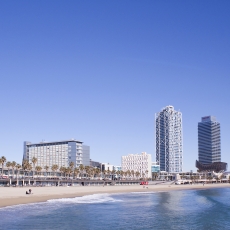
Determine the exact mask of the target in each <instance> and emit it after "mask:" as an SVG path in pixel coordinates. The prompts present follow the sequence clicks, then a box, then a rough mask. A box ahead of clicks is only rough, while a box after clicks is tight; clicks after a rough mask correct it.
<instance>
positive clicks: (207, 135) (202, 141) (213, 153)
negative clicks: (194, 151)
mask: <svg viewBox="0 0 230 230" xmlns="http://www.w3.org/2000/svg"><path fill="white" fill-rule="evenodd" d="M198 158H199V162H200V163H202V164H211V163H214V162H221V148H220V123H219V122H217V121H216V118H215V117H213V116H207V117H202V119H201V122H199V123H198Z"/></svg>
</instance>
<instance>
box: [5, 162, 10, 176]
mask: <svg viewBox="0 0 230 230" xmlns="http://www.w3.org/2000/svg"><path fill="white" fill-rule="evenodd" d="M6 167H7V169H8V176H9V174H10V167H11V162H10V161H7V162H6Z"/></svg>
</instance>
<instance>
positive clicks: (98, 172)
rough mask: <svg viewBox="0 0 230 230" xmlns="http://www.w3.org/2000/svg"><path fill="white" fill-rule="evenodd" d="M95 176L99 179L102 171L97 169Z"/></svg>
mask: <svg viewBox="0 0 230 230" xmlns="http://www.w3.org/2000/svg"><path fill="white" fill-rule="evenodd" d="M95 174H96V177H98V176H99V175H100V174H101V170H100V169H99V168H96V170H95Z"/></svg>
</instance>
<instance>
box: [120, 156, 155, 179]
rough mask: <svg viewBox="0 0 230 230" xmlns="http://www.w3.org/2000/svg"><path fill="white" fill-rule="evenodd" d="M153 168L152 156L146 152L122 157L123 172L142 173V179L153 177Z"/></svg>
mask: <svg viewBox="0 0 230 230" xmlns="http://www.w3.org/2000/svg"><path fill="white" fill-rule="evenodd" d="M151 166H152V157H151V154H147V153H146V152H142V153H141V154H129V155H127V156H122V157H121V169H122V171H128V170H130V171H131V170H134V172H140V177H152V170H151Z"/></svg>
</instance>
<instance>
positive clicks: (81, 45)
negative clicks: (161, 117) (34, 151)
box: [0, 0, 230, 171]
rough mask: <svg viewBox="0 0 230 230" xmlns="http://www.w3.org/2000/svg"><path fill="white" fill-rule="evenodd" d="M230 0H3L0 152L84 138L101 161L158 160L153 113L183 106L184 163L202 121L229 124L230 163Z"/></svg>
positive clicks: (15, 156) (10, 154) (12, 156)
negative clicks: (146, 156) (138, 156)
mask: <svg viewBox="0 0 230 230" xmlns="http://www.w3.org/2000/svg"><path fill="white" fill-rule="evenodd" d="M229 12H230V1H228V0H225V1H224V0H223V1H208V0H206V1H205V0H204V1H153V0H151V1H147V0H146V1H131V0H130V1H125V0H118V1H106V0H104V1H100V0H97V1H93V0H91V1H64V0H63V1H57V0H52V1H51V0H50V1H40V0H39V1H1V2H0V33H1V36H0V77H1V81H0V105H1V113H0V122H1V126H0V127H1V131H0V156H2V155H5V156H6V157H7V159H8V160H11V161H12V160H16V161H17V162H19V163H21V159H22V154H23V141H25V140H27V141H31V142H40V141H41V140H46V141H55V140H63V139H70V138H75V139H77V140H81V141H84V143H85V144H87V145H90V147H91V158H92V159H93V160H97V161H102V162H109V163H111V164H115V165H119V164H120V160H121V156H122V155H126V154H129V153H141V152H142V151H146V152H147V153H150V154H152V156H153V160H154V159H155V143H154V138H155V137H154V133H155V131H154V129H155V125H154V116H155V113H156V112H158V111H160V110H161V109H162V108H163V107H165V106H167V105H173V106H174V107H175V109H180V111H181V112H182V113H183V133H184V135H183V137H184V170H186V171H187V170H190V169H193V170H194V169H195V166H194V164H195V160H196V159H197V156H198V146H197V145H198V144H197V123H198V122H199V121H200V119H201V117H202V116H206V115H214V116H216V117H217V120H218V121H219V122H220V123H221V135H222V160H223V161H226V162H228V163H230V147H229V136H230V135H229V130H230V122H229V121H230V118H229V114H230V108H229V104H230V103H229V101H230V91H229V87H230V80H229V74H230V55H229V54H230V13H229Z"/></svg>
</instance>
